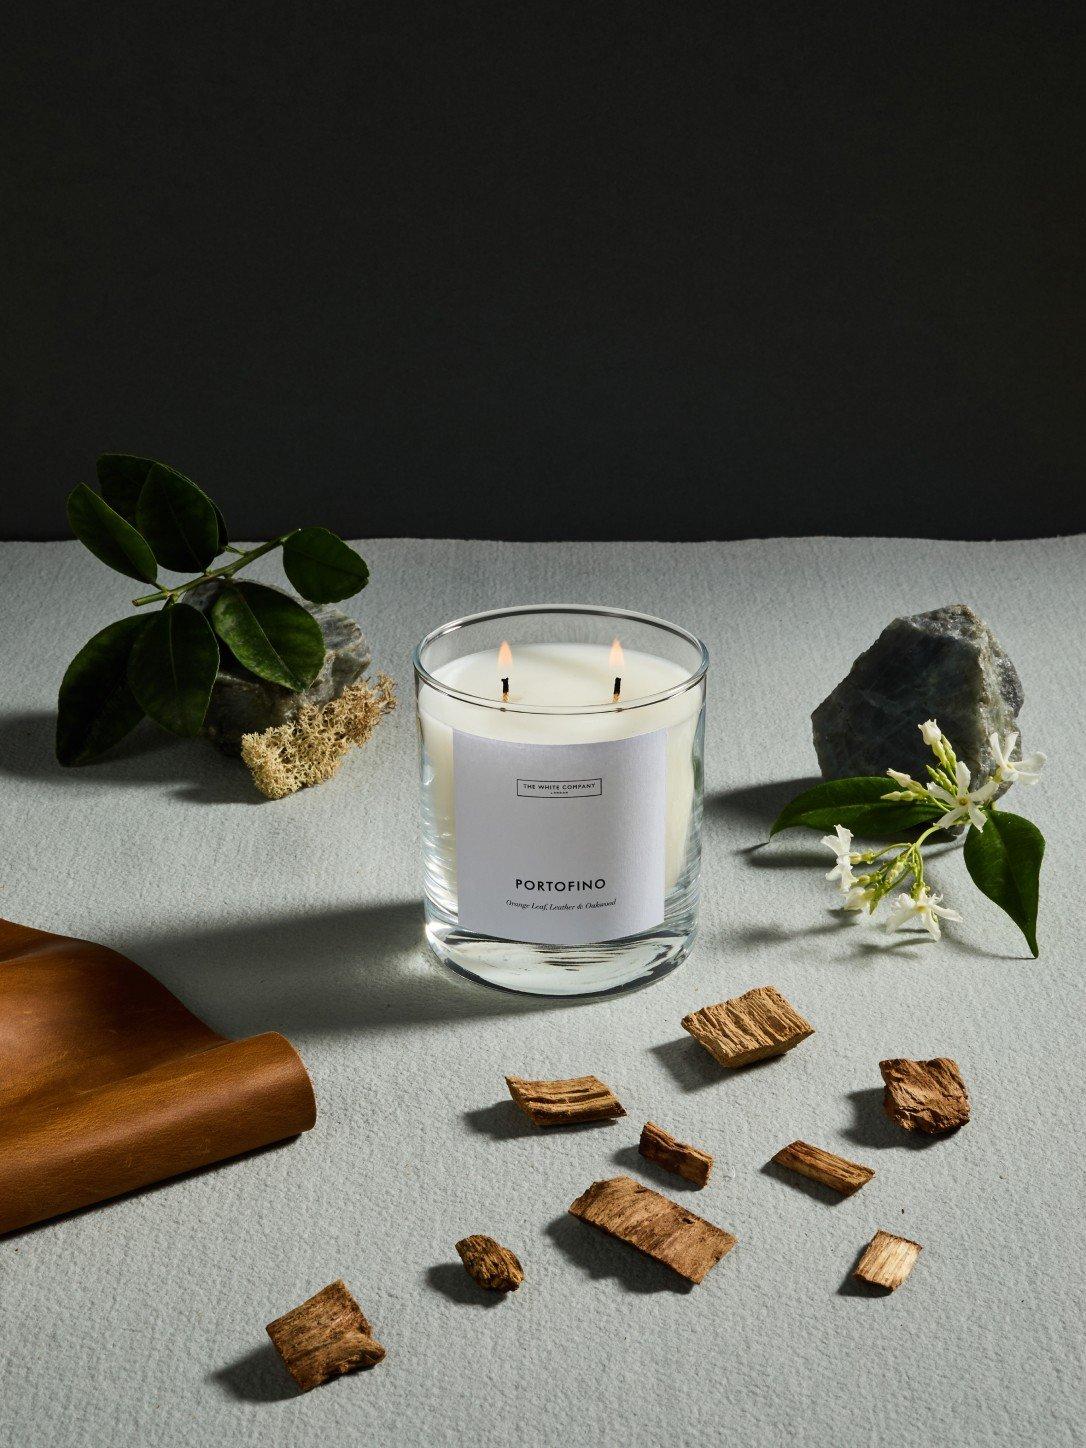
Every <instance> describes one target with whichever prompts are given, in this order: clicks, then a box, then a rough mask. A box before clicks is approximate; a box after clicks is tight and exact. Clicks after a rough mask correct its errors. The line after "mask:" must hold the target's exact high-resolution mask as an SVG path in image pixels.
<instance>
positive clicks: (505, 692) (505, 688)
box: [502, 679, 509, 704]
mask: <svg viewBox="0 0 1086 1448" xmlns="http://www.w3.org/2000/svg"><path fill="white" fill-rule="evenodd" d="M502 703H503V704H508V703H509V680H508V679H503V680H502Z"/></svg>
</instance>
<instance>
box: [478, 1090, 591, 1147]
mask: <svg viewBox="0 0 1086 1448" xmlns="http://www.w3.org/2000/svg"><path fill="white" fill-rule="evenodd" d="M462 1120H463V1122H464V1124H465V1126H467V1127H468V1129H469V1130H471V1131H476V1132H478V1133H479V1135H480V1136H489V1137H490V1138H491V1139H492V1140H494V1141H516V1140H518V1139H519V1138H521V1137H524V1136H564V1135H565V1134H566V1133H567V1132H576V1131H594V1130H598V1129H599V1128H600V1127H601V1126H603V1127H607V1126H614V1125H615V1118H607V1119H606V1120H604V1121H568V1122H563V1123H562V1124H560V1125H558V1126H536V1125H535V1123H534V1122H532V1121H531V1120H530V1119H529V1118H528V1117H527V1116H526V1115H525V1114H524V1112H523V1111H521V1109H520V1107H519V1106H517V1105H516V1103H515V1102H514V1101H512V1100H509V1101H495V1103H494V1105H493V1106H478V1107H476V1108H475V1109H474V1110H473V1111H465V1112H464V1114H463V1117H462Z"/></svg>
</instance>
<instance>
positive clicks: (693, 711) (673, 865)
mask: <svg viewBox="0 0 1086 1448" xmlns="http://www.w3.org/2000/svg"><path fill="white" fill-rule="evenodd" d="M503 672H506V673H507V674H508V677H509V703H510V704H521V705H527V706H531V705H537V706H544V707H546V706H557V705H566V706H569V705H573V706H585V705H600V704H610V703H611V698H612V690H613V688H614V678H615V673H616V669H615V668H614V667H613V666H612V664H611V661H610V648H609V646H608V645H606V644H578V643H554V644H518V645H517V646H516V648H515V650H514V652H513V660H512V663H511V664H509V665H508V666H506V667H505V668H504V669H503V668H502V666H499V664H498V659H497V652H496V650H488V651H485V652H483V653H477V654H467V655H465V656H464V657H463V658H459V659H453V660H452V661H451V662H450V663H447V664H442V665H440V666H439V667H438V668H436V669H434V670H432V673H433V675H434V677H435V678H437V679H440V680H441V682H442V683H445V684H447V685H448V686H449V687H450V688H454V689H459V690H460V691H461V692H462V693H465V694H471V695H473V696H474V697H477V698H480V699H486V700H490V701H494V702H500V701H501V697H502V690H501V675H502V673H503ZM688 672H689V671H688V670H686V669H684V668H683V667H682V666H681V665H680V664H677V663H673V662H672V661H671V660H670V659H662V658H659V657H657V656H656V655H655V654H646V653H641V652H639V651H637V650H634V649H628V650H626V651H625V656H624V659H623V663H622V668H621V678H622V693H621V703H622V704H623V705H624V706H626V707H623V708H615V709H608V710H607V711H606V712H603V713H599V714H519V713H517V712H516V711H515V710H506V711H502V710H500V709H493V708H480V707H478V706H476V705H472V704H468V703H466V702H465V701H463V700H461V699H453V698H450V697H449V696H448V695H447V694H444V693H441V692H439V691H438V690H436V689H434V688H431V687H430V686H429V685H423V686H422V688H421V689H420V690H419V700H418V708H419V723H420V727H421V729H422V735H423V742H424V745H425V748H426V754H427V756H428V759H429V764H430V771H429V778H428V779H426V780H425V781H424V785H425V787H427V788H428V789H429V791H430V808H431V810H432V812H433V817H434V822H435V825H436V827H437V829H438V832H439V836H440V838H441V840H442V841H443V845H444V848H443V853H446V855H447V864H448V868H449V870H450V873H452V872H454V871H455V848H456V824H455V817H454V815H455V810H454V799H455V792H454V786H453V730H454V729H458V730H461V731H462V732H464V733H466V734H475V735H479V736H481V737H483V738H488V739H509V740H516V741H518V742H521V743H525V744H586V743H595V742H597V741H602V740H608V739H628V738H631V737H633V736H634V735H637V734H647V733H651V732H653V731H654V730H657V729H663V730H666V731H667V746H666V752H667V776H666V781H667V783H666V789H667V808H666V815H665V885H666V888H667V889H670V888H671V887H672V886H673V885H674V884H675V882H676V880H677V879H678V878H679V876H680V874H681V873H682V868H683V859H684V855H685V850H686V838H687V832H688V830H689V828H690V816H691V811H692V808H693V801H694V765H693V749H694V738H695V734H696V732H697V724H698V716H699V714H700V711H701V703H702V690H701V688H700V687H697V688H691V689H688V690H686V691H685V692H683V693H681V694H677V695H674V696H673V697H671V698H669V699H663V700H660V701H659V702H657V703H654V704H646V705H643V706H641V707H640V708H638V707H634V706H635V704H636V701H637V700H638V699H643V698H647V697H649V696H651V695H654V694H659V693H662V692H663V691H664V690H667V689H671V688H674V687H675V685H676V684H680V683H682V681H683V680H684V679H685V678H686V677H687V675H688Z"/></svg>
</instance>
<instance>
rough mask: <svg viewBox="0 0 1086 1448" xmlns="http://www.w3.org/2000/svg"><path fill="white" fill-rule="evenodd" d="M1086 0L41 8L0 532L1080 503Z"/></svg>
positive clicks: (933, 514)
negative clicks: (83, 513) (205, 498)
mask: <svg viewBox="0 0 1086 1448" xmlns="http://www.w3.org/2000/svg"><path fill="white" fill-rule="evenodd" d="M1076 13H1077V7H1074V6H1070V5H1068V6H1058V7H1057V6H1049V5H1041V4H1019V5H996V6H991V7H988V6H978V5H969V4H965V5H953V4H952V5H947V4H946V3H945V0H943V3H939V4H923V3H910V4H892V3H890V4H887V3H879V4H871V3H870V0H865V3H863V4H856V5H852V4H833V5H828V6H827V5H817V4H809V3H792V4H788V3H785V4H775V3H772V0H760V3H757V4H752V5H733V4H727V3H723V0H711V3H701V0H683V3H679V0H670V3H664V0H660V3H649V0H641V3H631V4H620V3H593V0H578V3H547V0H531V3H525V0H522V3H517V0H501V3H493V4H491V3H480V4H473V5H461V4H456V3H444V4H438V3H433V4H426V3H419V0H403V3H399V4H391V5H388V6H367V5H360V4H355V3H350V4H348V3H324V4H309V5H302V4H295V5H292V4H286V3H282V0H261V3H259V4H257V3H250V0H231V3H228V4H222V3H217V4H214V5H211V4H207V5H193V4H181V5H178V4H176V3H170V4H164V3H161V0H144V3H141V4H139V5H136V4H128V5H121V4H118V3H115V0H102V3H98V4H94V5H88V4H85V3H80V4H72V5H64V6H58V5H55V4H51V3H47V4H44V5H41V4H38V5H29V4H27V5H24V6H21V7H20V8H19V11H18V13H17V14H16V15H14V16H12V14H11V13H10V12H9V14H8V16H7V19H6V20H5V36H4V57H3V62H2V64H3V70H4V75H3V77H2V85H0V94H2V103H3V107H4V111H5V116H4V134H5V136H6V141H5V143H4V145H5V152H6V161H5V163H4V167H3V191H4V197H3V215H4V220H3V226H4V230H5V233H6V251H7V261H6V263H5V270H4V281H3V292H4V296H5V312H6V314H7V325H6V327H5V332H6V340H5V347H4V362H3V366H4V369H5V373H6V374H7V376H6V386H5V389H4V402H3V417H2V420H3V424H4V431H5V435H6V466H5V470H4V472H5V486H4V490H3V504H4V505H3V512H2V517H0V535H2V536H6V537H55V536H59V535H62V534H63V533H64V532H65V524H64V517H63V498H64V495H65V493H66V491H67V489H68V488H69V487H70V486H71V485H72V484H73V483H74V482H76V481H79V480H87V481H90V480H91V478H92V476H93V458H94V455H95V453H96V452H98V451H99V450H101V449H103V448H112V449H119V450H129V451H134V452H145V453H150V454H153V455H156V456H160V457H163V458H165V459H166V460H168V461H170V462H173V463H175V464H176V465H177V466H178V467H180V468H182V469H183V470H184V471H186V472H188V473H189V474H190V475H191V476H193V477H195V478H196V479H197V480H198V481H200V482H201V483H202V484H203V485H204V486H205V487H206V488H207V489H208V490H209V491H210V492H211V493H212V494H213V496H215V497H216V499H218V500H219V501H220V502H221V504H222V506H223V508H224V511H225V512H226V515H227V520H228V522H229V524H230V526H231V529H232V531H233V532H234V534H235V536H242V537H246V536H248V537H251V536H262V535H267V534H269V533H271V532H275V531H280V530H282V529H284V528H286V527H289V526H295V525H299V524H303V523H309V522H319V523H324V524H327V525H328V526H330V527H333V528H336V529H338V530H340V531H342V532H343V533H345V534H348V535H352V536H363V537H364V536H366V535H390V534H420V535H434V536H448V535H453V536H465V535H467V536H470V535H477V536H484V537H509V538H574V537H580V538H616V537H627V538H645V537H659V538H704V537H709V538H712V537H717V538H727V537H743V536H748V535H764V534H781V533H811V532H833V533H885V534H901V533H906V534H907V533H919V534H930V535H942V536H947V537H963V538H968V537H1014V536H1021V535H1024V534H1047V533H1055V532H1068V531H1075V530H1079V529H1082V528H1084V527H1086V518H1084V508H1083V501H1082V490H1081V487H1080V483H1081V478H1082V462H1083V456H1084V447H1083V433H1082V411H1083V409H1082V397H1081V390H1080V387H1081V375H1082V369H1081V362H1080V356H1079V342H1080V337H1081V322H1082V316H1081V311H1076V306H1077V304H1078V303H1079V302H1080V301H1081V280H1082V275H1083V269H1082V258H1081V254H1080V231H1081V226H1080V213H1079V212H1078V210H1077V201H1078V198H1077V197H1076V196H1075V187H1076V184H1077V182H1078V180H1079V177H1078V170H1077V168H1078V158H1079V155H1080V152H1081V150H1082V142H1083V128H1082V125H1081V119H1080V114H1079V109H1078V106H1079V100H1078V90H1077V86H1078V84H1079V81H1078V78H1077V75H1078V72H1077V63H1078V61H1079V60H1080V58H1081V54H1082V50H1081V45H1080V37H1079V35H1078V34H1077V31H1076V29H1075V22H1074V17H1075V15H1076Z"/></svg>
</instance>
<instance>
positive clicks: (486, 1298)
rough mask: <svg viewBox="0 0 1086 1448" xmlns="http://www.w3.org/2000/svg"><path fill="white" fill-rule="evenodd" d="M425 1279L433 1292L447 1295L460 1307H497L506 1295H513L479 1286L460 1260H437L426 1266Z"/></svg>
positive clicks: (443, 1295)
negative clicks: (431, 1265) (430, 1265)
mask: <svg viewBox="0 0 1086 1448" xmlns="http://www.w3.org/2000/svg"><path fill="white" fill-rule="evenodd" d="M426 1281H427V1282H428V1283H429V1285H430V1286H431V1287H432V1288H433V1289H434V1291H435V1292H440V1293H441V1295H442V1297H447V1298H448V1300H449V1301H450V1302H455V1303H457V1304H458V1305H459V1306H460V1307H499V1306H500V1305H501V1303H503V1302H504V1301H505V1299H506V1298H507V1297H511V1296H512V1295H513V1294H512V1293H510V1292H489V1291H488V1290H487V1289H486V1288H485V1287H480V1286H479V1284H478V1282H476V1281H475V1279H474V1278H473V1277H471V1276H470V1275H469V1274H468V1273H467V1272H466V1271H465V1270H464V1264H463V1263H462V1262H460V1261H457V1262H437V1263H435V1264H434V1266H433V1267H428V1268H427V1269H426Z"/></svg>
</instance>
